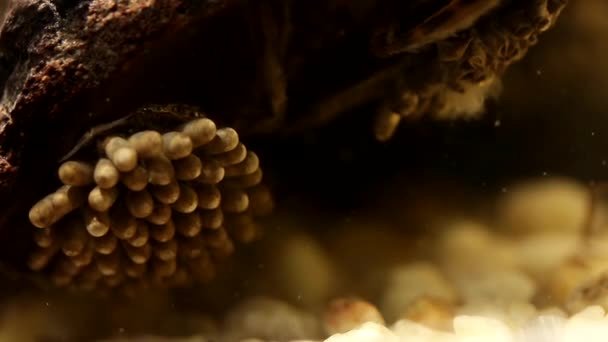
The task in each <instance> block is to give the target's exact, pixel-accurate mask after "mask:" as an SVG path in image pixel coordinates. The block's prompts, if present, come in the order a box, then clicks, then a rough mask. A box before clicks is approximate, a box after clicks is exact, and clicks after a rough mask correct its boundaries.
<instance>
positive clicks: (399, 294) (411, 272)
mask: <svg viewBox="0 0 608 342" xmlns="http://www.w3.org/2000/svg"><path fill="white" fill-rule="evenodd" d="M383 293H384V295H383V298H382V300H381V309H382V310H381V311H382V312H383V313H384V315H385V317H386V318H387V320H388V321H389V322H390V321H394V320H396V319H398V318H399V317H400V316H401V315H402V314H403V313H404V312H405V311H406V309H407V307H408V306H409V305H410V304H411V303H413V302H414V301H415V300H416V299H417V298H420V297H423V296H428V297H432V298H437V299H440V300H444V301H446V302H448V303H452V302H454V301H456V299H457V294H456V292H455V290H454V288H453V287H452V286H451V285H450V284H449V283H448V282H447V280H446V279H445V278H444V277H443V275H442V274H441V272H440V271H439V269H438V268H437V267H435V266H434V265H433V264H431V263H428V262H414V263H410V264H405V265H402V266H399V267H396V268H395V269H394V270H393V271H392V272H391V273H390V275H389V280H388V286H387V288H386V289H385V290H384V292H383Z"/></svg>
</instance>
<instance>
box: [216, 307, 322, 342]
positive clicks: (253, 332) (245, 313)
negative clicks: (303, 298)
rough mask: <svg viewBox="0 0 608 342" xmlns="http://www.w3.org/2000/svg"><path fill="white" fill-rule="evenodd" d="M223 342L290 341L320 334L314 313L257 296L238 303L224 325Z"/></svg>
mask: <svg viewBox="0 0 608 342" xmlns="http://www.w3.org/2000/svg"><path fill="white" fill-rule="evenodd" d="M224 328H225V330H224V331H225V333H226V335H225V336H223V337H222V339H221V340H222V341H238V340H242V339H245V338H259V339H265V340H275V341H276V340H280V341H289V340H294V339H306V338H316V337H318V336H319V335H320V333H319V332H320V329H319V324H318V321H317V319H316V318H315V317H314V316H313V315H312V314H310V313H307V312H304V311H301V310H298V309H297V308H295V307H293V306H291V305H289V304H287V303H284V302H281V301H278V300H275V299H271V298H264V297H255V298H250V299H248V300H245V301H244V302H242V303H240V304H238V305H237V306H236V307H235V308H234V309H232V310H231V312H230V313H229V314H228V316H227V317H226V320H225V322H224Z"/></svg>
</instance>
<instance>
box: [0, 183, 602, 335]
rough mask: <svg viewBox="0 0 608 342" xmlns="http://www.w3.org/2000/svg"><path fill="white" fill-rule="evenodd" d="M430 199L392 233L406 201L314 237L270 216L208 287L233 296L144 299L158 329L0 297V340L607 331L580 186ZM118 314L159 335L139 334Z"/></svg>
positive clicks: (70, 306)
mask: <svg viewBox="0 0 608 342" xmlns="http://www.w3.org/2000/svg"><path fill="white" fill-rule="evenodd" d="M471 201H472V203H477V202H473V200H471ZM431 203H433V202H431V201H429V202H428V205H427V209H426V212H430V213H432V212H433V210H434V213H435V215H434V218H433V219H429V220H425V222H426V226H425V227H424V228H425V229H424V231H425V233H424V234H422V235H417V234H412V233H411V231H410V229H411V228H412V227H407V228H409V229H406V227H405V225H407V224H411V225H414V224H416V223H414V222H415V221H412V220H409V221H408V220H407V219H406V217H407V215H408V214H407V212H408V210H407V208H404V210H403V215H404V216H403V217H404V218H403V220H404V221H403V222H402V223H397V225H401V226H403V231H401V232H400V231H399V230H398V229H397V230H396V229H395V223H393V225H389V224H387V223H386V222H384V221H383V220H381V219H379V218H377V217H375V218H374V217H373V216H368V215H358V216H353V217H352V218H350V219H346V220H340V221H337V222H334V225H333V227H329V228H327V231H326V232H324V233H319V234H311V233H310V229H306V228H307V227H304V226H303V224H304V223H302V222H306V220H298V219H297V218H281V219H278V220H279V221H280V222H281V224H280V227H282V228H281V230H280V231H277V232H275V233H276V234H269V236H267V238H266V239H265V241H264V242H263V243H261V244H260V245H258V246H257V247H255V248H254V250H253V252H254V253H253V254H252V255H253V257H251V256H249V257H248V258H250V260H249V262H251V263H255V264H257V267H249V273H247V272H246V271H243V272H242V274H241V275H240V278H242V279H241V280H240V281H239V283H238V284H237V283H236V282H232V283H228V282H226V283H222V284H223V285H222V286H223V287H224V292H227V293H237V292H238V293H239V299H238V300H232V301H231V303H232V304H231V306H230V309H228V310H226V311H224V313H223V314H221V315H212V314H207V313H205V310H204V309H201V310H199V311H197V312H196V313H193V312H189V313H184V312H177V311H175V310H172V309H171V308H172V307H174V304H172V303H171V301H170V300H166V299H165V301H164V302H163V300H157V303H156V304H154V303H155V302H148V304H146V305H148V306H149V308H143V309H144V310H148V311H149V312H150V316H155V315H156V320H157V321H156V322H164V323H163V324H164V325H167V326H169V325H173V326H174V328H173V330H172V331H171V332H170V330H171V329H165V333H163V332H162V331H161V330H163V329H161V328H159V327H160V326H159V325H158V323H151V322H155V321H154V319H152V318H149V317H148V318H143V317H144V316H145V315H144V314H143V313H142V306H141V303H140V304H139V305H138V304H133V305H131V306H129V307H125V308H122V311H119V312H117V313H113V314H112V315H117V316H116V317H123V318H121V319H122V320H121V319H116V318H115V317H99V315H100V314H99V313H98V314H97V316H95V313H94V311H95V310H94V308H90V307H89V308H88V309H87V310H85V311H82V312H80V311H78V310H77V309H76V308H77V307H78V304H75V303H74V301H73V300H72V302H70V303H67V301H66V302H62V300H60V299H57V298H52V299H48V298H47V299H46V300H45V299H44V298H42V299H41V298H33V299H32V298H29V299H27V300H18V299H16V300H15V301H14V303H12V304H11V305H7V306H5V308H6V309H5V310H4V312H3V315H2V318H1V319H0V341H38V340H39V339H37V338H39V337H40V336H45V337H47V338H49V340H68V341H71V340H72V338H75V337H74V336H78V334H79V333H78V331H79V330H82V326H81V324H84V323H82V322H81V321H82V317H88V320H89V323H88V324H91V322H94V321H95V320H97V321H98V322H100V321H99V320H103V319H105V320H106V321H112V322H113V323H112V325H113V326H112V329H113V335H115V336H116V337H115V338H114V339H109V340H104V341H113V342H118V341H228V342H230V341H235V342H236V341H329V342H338V341H340V342H341V341H505V342H506V341H530V342H531V341H535V342H536V341H538V342H543V341H581V340H584V341H595V340H597V341H600V340H605V339H606V338H608V316H607V315H606V313H605V311H604V310H605V309H604V308H605V307H606V305H608V300H607V299H608V296H607V294H608V286H606V283H607V282H606V281H605V280H603V275H604V272H605V271H607V270H608V248H606V247H607V246H608V235H606V234H605V233H602V231H603V230H605V228H606V227H605V226H606V222H607V221H605V214H606V213H604V212H603V209H602V207H601V206H599V207H598V208H599V209H598V210H596V211H595V212H594V215H593V217H594V220H593V224H594V228H596V232H595V233H594V235H593V238H592V239H584V238H583V235H582V229H583V228H584V227H585V222H586V218H587V217H588V213H589V192H588V189H587V188H586V187H584V186H583V185H581V184H579V183H577V182H574V181H571V180H566V179H547V178H545V179H541V180H536V181H532V182H527V183H522V184H516V185H514V186H512V187H508V188H505V189H504V191H503V192H501V193H500V194H498V195H497V196H495V197H492V198H487V200H486V203H485V205H484V206H483V210H482V211H481V212H483V213H485V214H483V215H480V214H479V211H470V210H461V211H454V210H448V209H447V207H448V206H449V203H448V204H438V203H435V204H431ZM418 208H419V207H418ZM308 228H309V227H308ZM347 232H348V234H346V233H347ZM256 248H257V249H258V250H256ZM264 251H265V252H264ZM268 251H272V252H271V253H269V252H268ZM218 281H219V282H222V281H225V280H222V279H221V278H220V279H219V280H218ZM243 284H247V285H246V286H244V285H243ZM221 296H222V294H221V291H220V293H219V294H218V298H220V297H221ZM160 302H162V303H161V304H158V303H160ZM150 303H152V304H150ZM92 311H93V312H92ZM129 315H131V316H133V317H141V319H140V320H139V322H137V323H138V324H140V325H141V324H143V325H146V324H150V325H152V326H153V327H154V328H152V331H156V332H158V333H159V334H160V336H159V337H151V336H150V335H141V331H142V329H139V328H137V326H136V324H135V323H134V322H136V321H137V320H135V319H132V318H131V319H130V318H127V317H128V316H129ZM138 315H139V316H138ZM78 316H82V317H80V321H79V320H78V318H77V317H78ZM85 321H86V320H85ZM120 323H123V324H122V325H121V324H120ZM155 324H156V325H155ZM161 325H162V324H161ZM176 327H179V328H176ZM185 327H187V328H185ZM180 330H181V331H182V332H187V333H181V334H180V333H179V331H180ZM80 334H82V332H80ZM163 335H164V336H171V337H161V336H163ZM179 335H182V336H179ZM183 335H189V336H188V337H184V336H183ZM556 336H559V338H557V337H556ZM581 336H584V338H582V339H581Z"/></svg>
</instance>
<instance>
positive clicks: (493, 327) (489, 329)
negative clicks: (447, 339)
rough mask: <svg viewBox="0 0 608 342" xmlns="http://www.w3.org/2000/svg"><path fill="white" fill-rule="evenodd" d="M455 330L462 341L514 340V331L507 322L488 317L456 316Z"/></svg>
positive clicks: (495, 341)
mask: <svg viewBox="0 0 608 342" xmlns="http://www.w3.org/2000/svg"><path fill="white" fill-rule="evenodd" d="M454 332H455V333H456V335H457V336H458V337H460V341H462V342H464V341H466V342H485V341H492V342H512V341H513V333H512V331H511V329H509V327H508V326H507V325H506V324H505V323H503V322H501V321H499V320H497V319H493V318H487V317H479V316H457V317H456V318H454Z"/></svg>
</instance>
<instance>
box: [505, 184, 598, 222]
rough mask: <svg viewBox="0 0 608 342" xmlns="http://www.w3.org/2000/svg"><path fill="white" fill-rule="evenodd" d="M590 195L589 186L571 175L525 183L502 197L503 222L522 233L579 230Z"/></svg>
mask: <svg viewBox="0 0 608 342" xmlns="http://www.w3.org/2000/svg"><path fill="white" fill-rule="evenodd" d="M589 199H590V196H589V190H588V189H587V188H586V187H585V186H583V185H581V184H579V183H576V182H574V181H571V180H567V179H557V178H556V179H550V180H546V181H534V182H532V183H523V184H521V185H518V186H515V187H512V188H510V190H509V192H508V193H507V194H506V195H505V196H504V197H503V198H502V200H501V204H500V206H499V212H500V217H501V225H502V226H503V227H504V228H505V229H507V230H509V231H511V232H518V233H522V234H530V233H535V232H568V233H577V232H579V231H580V230H581V228H582V227H583V223H584V221H585V218H586V217H587V215H588V210H589Z"/></svg>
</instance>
